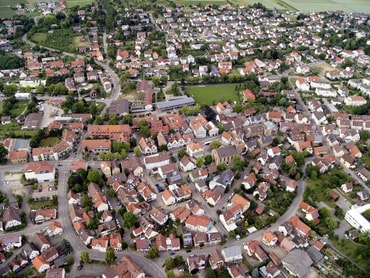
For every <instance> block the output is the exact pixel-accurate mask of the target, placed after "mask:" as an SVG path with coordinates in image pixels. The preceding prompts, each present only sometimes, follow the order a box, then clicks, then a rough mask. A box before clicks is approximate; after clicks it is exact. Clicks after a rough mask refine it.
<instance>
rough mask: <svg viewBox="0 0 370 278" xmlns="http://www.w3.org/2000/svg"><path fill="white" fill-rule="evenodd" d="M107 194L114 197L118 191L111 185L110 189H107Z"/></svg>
mask: <svg viewBox="0 0 370 278" xmlns="http://www.w3.org/2000/svg"><path fill="white" fill-rule="evenodd" d="M107 194H108V195H109V196H110V197H112V198H113V197H114V196H115V195H116V192H114V189H113V187H109V188H108V189H107Z"/></svg>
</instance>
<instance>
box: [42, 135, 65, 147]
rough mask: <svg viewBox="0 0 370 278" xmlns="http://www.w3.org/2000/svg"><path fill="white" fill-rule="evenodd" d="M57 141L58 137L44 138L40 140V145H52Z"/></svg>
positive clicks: (58, 140)
mask: <svg viewBox="0 0 370 278" xmlns="http://www.w3.org/2000/svg"><path fill="white" fill-rule="evenodd" d="M59 142H60V138H59V137H48V138H44V139H42V140H41V142H40V147H52V146H54V145H55V144H57V143H59Z"/></svg>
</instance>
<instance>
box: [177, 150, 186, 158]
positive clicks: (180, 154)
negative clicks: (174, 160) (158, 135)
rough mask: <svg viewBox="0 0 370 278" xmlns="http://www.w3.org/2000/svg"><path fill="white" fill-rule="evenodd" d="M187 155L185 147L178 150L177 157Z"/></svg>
mask: <svg viewBox="0 0 370 278" xmlns="http://www.w3.org/2000/svg"><path fill="white" fill-rule="evenodd" d="M185 155H186V151H185V150H184V149H180V150H179V151H178V152H177V157H178V158H179V159H181V158H183V157H184V156H185Z"/></svg>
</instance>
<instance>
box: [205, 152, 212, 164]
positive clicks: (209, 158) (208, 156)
mask: <svg viewBox="0 0 370 278" xmlns="http://www.w3.org/2000/svg"><path fill="white" fill-rule="evenodd" d="M204 161H205V163H206V164H207V165H209V164H211V163H212V156H211V155H210V154H207V155H206V156H205V157H204Z"/></svg>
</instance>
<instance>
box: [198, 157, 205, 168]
mask: <svg viewBox="0 0 370 278" xmlns="http://www.w3.org/2000/svg"><path fill="white" fill-rule="evenodd" d="M203 164H204V158H203V157H198V158H197V166H198V167H200V166H202V165H203Z"/></svg>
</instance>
